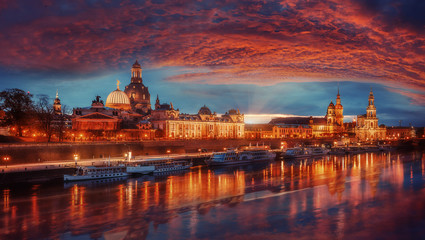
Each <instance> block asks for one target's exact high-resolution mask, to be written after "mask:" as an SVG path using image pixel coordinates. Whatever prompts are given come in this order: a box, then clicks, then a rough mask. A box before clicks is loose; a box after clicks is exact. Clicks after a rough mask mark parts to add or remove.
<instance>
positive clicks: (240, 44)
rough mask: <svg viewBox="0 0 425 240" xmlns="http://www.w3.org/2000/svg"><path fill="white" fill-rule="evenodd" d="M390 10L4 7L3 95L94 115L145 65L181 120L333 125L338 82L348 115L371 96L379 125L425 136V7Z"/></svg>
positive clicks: (267, 5)
mask: <svg viewBox="0 0 425 240" xmlns="http://www.w3.org/2000/svg"><path fill="white" fill-rule="evenodd" d="M389 2H390V3H387V2H386V3H381V2H378V1H368V2H366V1H359V2H353V1H343V2H339V3H337V2H334V1H326V2H305V1H288V2H286V3H278V2H274V1H270V2H264V3H263V2H254V1H247V2H244V3H241V4H238V3H237V2H232V1H229V2H226V3H216V2H209V1H203V2H195V3H193V2H190V1H183V2H180V3H173V4H170V3H168V4H167V3H161V1H146V2H143V4H137V3H136V2H133V1H129V2H123V3H120V2H115V1H110V2H109V3H88V2H75V3H67V2H54V3H53V2H52V3H49V2H48V1H45V2H43V4H40V3H36V2H32V3H25V2H24V1H17V2H14V3H5V4H4V5H3V7H2V8H0V12H1V13H2V14H0V19H1V20H2V21H0V22H1V23H0V29H1V30H2V32H3V34H0V42H1V43H2V45H3V46H4V47H3V49H4V53H3V55H2V56H0V78H1V82H2V89H1V90H4V89H6V88H15V87H16V88H21V89H23V90H25V91H30V92H31V93H33V94H34V95H38V94H47V95H49V96H50V97H51V98H52V100H53V98H54V96H55V92H56V89H59V96H60V98H61V101H62V104H64V105H67V106H69V107H71V108H73V107H86V106H89V105H90V103H91V100H92V99H94V97H95V96H96V95H100V96H101V97H102V99H103V100H106V97H107V95H108V94H109V93H110V92H111V91H113V90H114V89H115V88H116V85H115V81H116V79H119V80H120V81H121V82H122V86H124V85H127V84H128V83H129V82H130V73H129V70H130V67H131V64H132V63H133V62H134V61H135V60H136V59H138V60H139V62H140V63H141V65H142V68H143V81H144V83H145V85H146V86H148V87H149V89H150V92H151V101H152V102H153V101H154V100H155V98H156V95H157V94H158V95H159V97H160V99H161V102H173V104H174V105H175V106H176V107H178V108H180V109H181V111H182V112H187V113H194V112H197V110H198V109H199V108H200V107H201V106H203V105H204V104H206V105H207V106H208V107H210V108H211V110H212V111H217V112H218V113H224V112H225V111H227V110H228V109H230V108H239V109H240V110H241V112H242V113H245V114H247V115H253V114H254V115H267V114H288V115H302V116H309V115H313V116H324V115H325V114H326V107H327V105H328V104H329V102H330V101H335V96H336V93H337V82H339V85H340V91H341V99H342V104H343V105H344V110H345V112H344V115H346V116H355V115H358V114H363V113H364V112H365V108H366V107H367V97H368V93H369V90H370V87H372V88H373V90H374V94H375V98H376V107H377V116H378V118H379V122H380V123H383V124H386V125H390V126H391V125H398V124H399V121H400V120H401V121H402V125H405V126H406V125H408V124H409V123H412V124H413V125H414V126H424V125H425V120H424V119H423V114H422V113H423V112H424V110H425V97H424V90H425V84H424V83H425V81H424V79H425V66H424V61H423V57H422V56H423V53H424V47H423V41H424V39H425V38H424V34H423V23H424V21H423V20H424V19H423V16H422V15H421V13H420V11H419V12H418V11H417V10H416V9H420V7H418V6H420V5H418V4H423V3H419V2H415V1H413V2H414V3H412V2H409V3H404V2H402V1H389ZM24 3H25V4H24ZM329 6H331V7H329ZM52 19H54V20H55V21H52Z"/></svg>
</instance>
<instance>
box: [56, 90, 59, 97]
mask: <svg viewBox="0 0 425 240" xmlns="http://www.w3.org/2000/svg"><path fill="white" fill-rule="evenodd" d="M58 98H59V94H58V89H56V99H58Z"/></svg>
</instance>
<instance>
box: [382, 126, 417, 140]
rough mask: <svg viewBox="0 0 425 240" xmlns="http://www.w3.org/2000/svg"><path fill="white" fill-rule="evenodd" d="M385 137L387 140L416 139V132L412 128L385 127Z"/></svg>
mask: <svg viewBox="0 0 425 240" xmlns="http://www.w3.org/2000/svg"><path fill="white" fill-rule="evenodd" d="M386 135H387V138H388V139H394V140H396V139H409V138H415V137H416V131H415V128H414V127H387V133H386Z"/></svg>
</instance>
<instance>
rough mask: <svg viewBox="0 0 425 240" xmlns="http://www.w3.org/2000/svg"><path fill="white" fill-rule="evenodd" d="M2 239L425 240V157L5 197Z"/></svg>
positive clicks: (336, 159)
mask: <svg viewBox="0 0 425 240" xmlns="http://www.w3.org/2000/svg"><path fill="white" fill-rule="evenodd" d="M0 190H1V193H0V194H1V200H0V201H2V204H1V205H0V207H1V208H2V211H1V212H0V239H284V238H296V239H312V238H313V239H359V238H368V239H370V238H372V239H377V238H379V239H420V238H421V237H422V238H423V237H424V236H425V153H424V152H403V153H400V152H388V153H381V152H379V153H363V154H357V155H347V156H326V157H322V158H317V159H308V160H297V161H275V162H272V163H268V164H259V165H246V166H239V167H230V168H229V167H224V168H213V169H210V168H207V167H206V166H203V167H194V168H192V169H191V170H188V171H185V172H180V173H177V174H174V175H171V176H143V177H140V178H129V179H115V180H108V181H98V182H77V183H71V184H64V183H57V184H52V183H49V184H42V185H25V186H13V187H9V188H3V189H0Z"/></svg>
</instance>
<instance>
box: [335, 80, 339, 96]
mask: <svg viewBox="0 0 425 240" xmlns="http://www.w3.org/2000/svg"><path fill="white" fill-rule="evenodd" d="M336 96H337V97H339V82H338V94H337V95H336Z"/></svg>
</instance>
